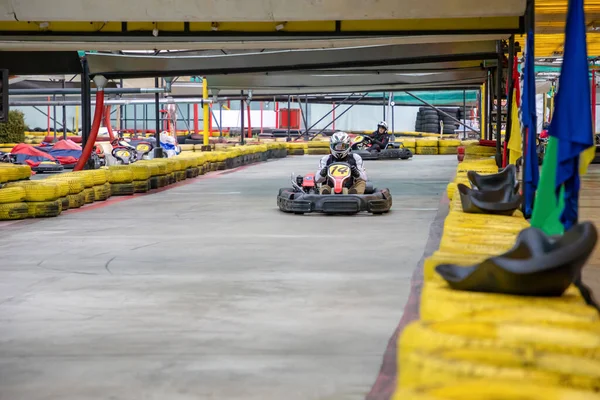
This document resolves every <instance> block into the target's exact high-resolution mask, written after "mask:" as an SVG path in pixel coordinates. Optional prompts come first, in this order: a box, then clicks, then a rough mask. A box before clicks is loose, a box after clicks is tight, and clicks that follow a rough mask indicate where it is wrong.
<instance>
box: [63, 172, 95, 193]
mask: <svg viewBox="0 0 600 400" xmlns="http://www.w3.org/2000/svg"><path fill="white" fill-rule="evenodd" d="M59 177H61V178H77V179H80V180H81V183H83V186H84V188H86V189H88V188H91V187H94V176H93V175H91V174H90V173H89V171H79V172H67V173H66V174H62V175H59Z"/></svg>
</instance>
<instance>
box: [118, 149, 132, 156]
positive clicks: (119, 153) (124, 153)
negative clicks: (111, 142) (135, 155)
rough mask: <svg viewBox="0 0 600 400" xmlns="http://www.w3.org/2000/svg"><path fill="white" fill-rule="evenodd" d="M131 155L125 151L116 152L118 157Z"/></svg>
mask: <svg viewBox="0 0 600 400" xmlns="http://www.w3.org/2000/svg"><path fill="white" fill-rule="evenodd" d="M130 155H131V154H130V153H129V152H128V151H127V150H118V151H117V156H119V157H124V158H125V157H129V156H130Z"/></svg>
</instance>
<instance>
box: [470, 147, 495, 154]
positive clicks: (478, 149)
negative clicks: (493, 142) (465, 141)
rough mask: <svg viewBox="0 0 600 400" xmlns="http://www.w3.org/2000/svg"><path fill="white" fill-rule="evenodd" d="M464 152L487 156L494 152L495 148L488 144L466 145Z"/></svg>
mask: <svg viewBox="0 0 600 400" xmlns="http://www.w3.org/2000/svg"><path fill="white" fill-rule="evenodd" d="M465 154H474V155H483V156H489V155H494V154H496V148H495V147H490V146H467V147H465Z"/></svg>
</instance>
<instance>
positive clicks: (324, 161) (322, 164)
mask: <svg viewBox="0 0 600 400" xmlns="http://www.w3.org/2000/svg"><path fill="white" fill-rule="evenodd" d="M328 158H329V156H325V157H323V158H321V161H319V169H318V170H317V173H316V174H315V182H316V183H321V182H324V181H325V177H324V176H321V171H322V170H323V168H325V167H326V166H327V159H328Z"/></svg>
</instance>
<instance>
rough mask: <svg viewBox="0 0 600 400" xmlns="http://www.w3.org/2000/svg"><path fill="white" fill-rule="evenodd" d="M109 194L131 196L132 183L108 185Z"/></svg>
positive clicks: (133, 188)
mask: <svg viewBox="0 0 600 400" xmlns="http://www.w3.org/2000/svg"><path fill="white" fill-rule="evenodd" d="M110 192H111V194H112V195H113V196H131V195H132V194H134V193H135V187H134V186H133V183H132V182H129V183H113V184H111V185H110Z"/></svg>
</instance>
